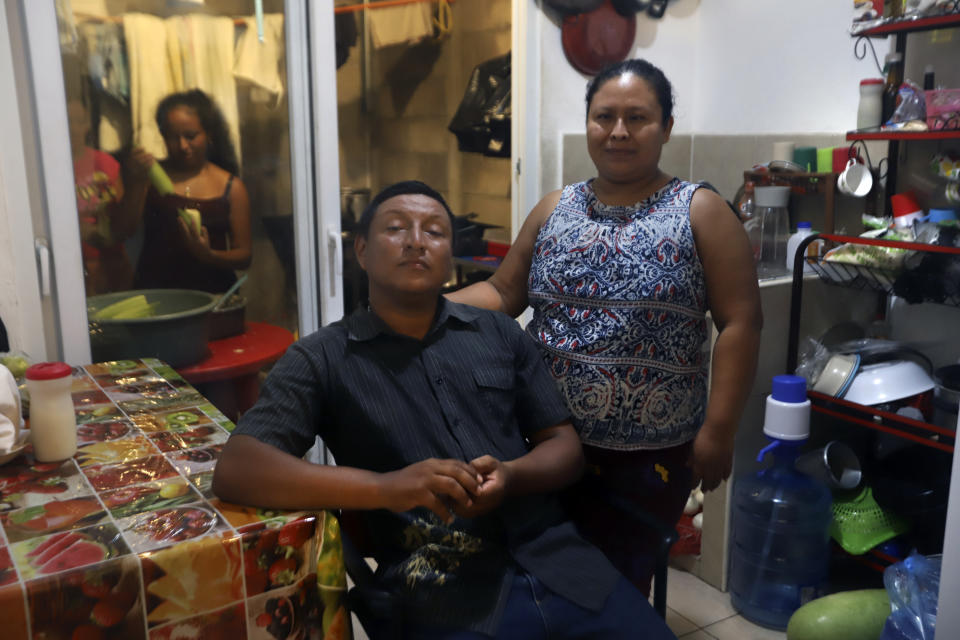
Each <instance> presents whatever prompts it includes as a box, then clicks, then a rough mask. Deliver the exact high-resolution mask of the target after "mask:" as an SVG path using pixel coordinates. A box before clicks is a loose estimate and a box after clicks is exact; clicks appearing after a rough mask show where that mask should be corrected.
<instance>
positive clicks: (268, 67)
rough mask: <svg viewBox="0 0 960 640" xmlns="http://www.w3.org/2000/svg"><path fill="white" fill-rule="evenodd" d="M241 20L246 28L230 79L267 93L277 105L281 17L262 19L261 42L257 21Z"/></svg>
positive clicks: (280, 82) (271, 15)
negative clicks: (232, 78)
mask: <svg viewBox="0 0 960 640" xmlns="http://www.w3.org/2000/svg"><path fill="white" fill-rule="evenodd" d="M243 20H244V23H245V24H246V28H245V29H243V31H242V33H241V34H240V38H239V39H238V41H237V48H236V51H235V56H234V57H235V61H234V64H233V75H234V77H235V78H237V79H239V80H244V81H246V82H249V83H251V84H253V85H255V86H257V87H260V88H261V89H263V90H265V91H267V92H269V93H270V94H271V95H272V96H273V98H274V100H275V102H274V104H279V103H280V101H281V100H282V99H283V76H282V75H281V69H282V65H283V64H284V60H283V47H284V33H283V14H282V13H268V14H266V15H264V16H263V42H261V41H260V38H259V37H258V34H257V22H256V18H254V17H252V16H251V17H247V18H244V19H243Z"/></svg>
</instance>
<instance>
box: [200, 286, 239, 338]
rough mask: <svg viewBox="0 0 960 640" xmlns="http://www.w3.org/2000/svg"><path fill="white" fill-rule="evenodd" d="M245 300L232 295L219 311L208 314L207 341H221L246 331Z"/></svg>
mask: <svg viewBox="0 0 960 640" xmlns="http://www.w3.org/2000/svg"><path fill="white" fill-rule="evenodd" d="M246 313H247V299H246V298H244V297H243V296H240V295H233V296H232V297H231V298H230V300H229V301H227V303H226V304H225V305H224V306H223V307H221V308H220V309H214V310H213V311H212V312H210V334H209V338H208V339H209V340H222V339H223V338H229V337H232V336H238V335H240V334H241V333H243V332H244V331H246V324H245V320H246Z"/></svg>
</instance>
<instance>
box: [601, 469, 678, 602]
mask: <svg viewBox="0 0 960 640" xmlns="http://www.w3.org/2000/svg"><path fill="white" fill-rule="evenodd" d="M585 477H586V476H585ZM599 495H601V496H602V498H601V499H602V500H603V501H604V502H606V503H607V504H608V505H609V506H610V507H612V508H614V509H616V510H617V511H619V512H620V513H622V514H623V515H624V517H626V518H629V519H631V520H634V521H635V522H638V523H640V524H641V525H643V526H645V527H648V528H650V529H652V530H653V531H655V532H656V535H657V549H656V564H655V565H654V570H653V609H654V611H656V612H657V613H658V614H659V615H660V617H661V618H663V619H666V617H667V563H668V561H669V560H670V547H672V546H673V545H674V544H675V543H676V541H677V540H678V539H679V538H680V534H678V533H677V530H676V529H674V528H673V527H671V526H668V525H666V524H664V523H663V521H661V520H660V519H659V518H657V517H655V516H654V515H653V514H651V513H649V512H648V511H644V510H643V509H640V508H639V507H637V506H636V505H634V504H632V503H630V502H628V501H626V500H624V499H623V498H620V497H619V496H612V495H608V494H605V493H600V494H599Z"/></svg>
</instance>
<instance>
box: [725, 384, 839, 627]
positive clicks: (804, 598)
mask: <svg viewBox="0 0 960 640" xmlns="http://www.w3.org/2000/svg"><path fill="white" fill-rule="evenodd" d="M809 406H810V403H809V401H807V399H806V381H805V380H804V379H803V378H798V377H797V376H777V377H775V378H774V385H773V394H772V395H771V397H770V398H768V402H767V411H766V416H765V421H764V432H765V433H767V435H768V437H770V439H771V444H770V445H769V446H768V447H766V448H765V449H763V451H761V452H760V456H759V458H758V461H759V460H762V459H763V458H764V456H765V455H766V454H768V453H770V454H772V457H773V464H772V466H770V467H769V468H767V469H764V470H762V471H758V472H757V473H753V474H749V475H746V476H743V477H741V478H738V479H737V481H736V482H735V483H734V489H733V508H732V520H733V522H732V526H731V540H730V576H729V582H728V587H729V590H730V599H731V602H732V604H733V606H734V608H735V609H736V610H737V611H739V612H740V614H741V615H743V617H745V618H747V619H748V620H751V621H753V622H755V623H757V624H759V625H762V626H765V627H770V628H772V629H786V627H787V622H788V621H789V620H790V616H791V615H792V614H793V612H794V611H796V610H797V609H799V608H800V606H801V605H803V604H805V603H807V602H809V601H810V600H813V599H815V598H818V597H820V596H822V595H824V593H823V591H824V587H825V585H826V582H827V576H828V568H829V567H828V565H829V558H830V534H829V529H830V520H831V518H832V512H831V508H830V507H831V504H832V502H833V498H832V496H831V494H830V490H829V489H828V488H827V487H826V486H825V485H823V484H822V483H820V482H819V481H817V480H814V479H813V478H811V477H809V476H806V475H804V474H802V473H799V472H798V471H796V470H794V468H793V464H794V462H795V461H796V458H797V453H798V450H799V448H800V445H802V444H803V443H804V442H805V441H806V438H807V436H808V435H809ZM804 411H805V412H806V413H805V416H804ZM784 425H787V428H783V426H784Z"/></svg>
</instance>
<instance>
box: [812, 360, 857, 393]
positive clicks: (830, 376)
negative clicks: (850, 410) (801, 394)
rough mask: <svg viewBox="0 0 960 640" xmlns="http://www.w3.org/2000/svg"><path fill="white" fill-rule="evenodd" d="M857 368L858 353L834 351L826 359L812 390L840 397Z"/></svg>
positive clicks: (851, 380) (848, 385)
mask: <svg viewBox="0 0 960 640" xmlns="http://www.w3.org/2000/svg"><path fill="white" fill-rule="evenodd" d="M859 368H860V355H859V354H852V355H851V354H843V353H835V354H833V355H832V356H830V359H829V360H827V364H826V366H825V367H824V368H823V371H821V372H820V375H819V376H818V377H817V381H816V382H815V383H814V385H813V390H814V391H818V392H820V393H824V394H826V395H828V396H834V397H835V398H842V397H843V394H844V393H846V391H847V389H848V388H849V387H850V384H851V383H852V382H853V378H854V376H855V375H856V373H857V370H858V369H859Z"/></svg>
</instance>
